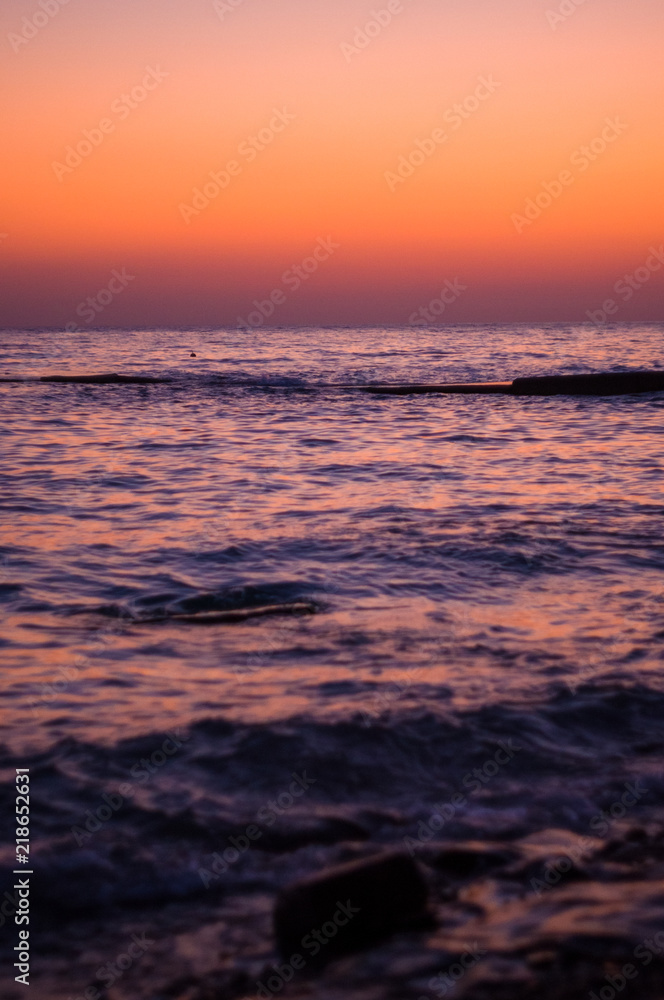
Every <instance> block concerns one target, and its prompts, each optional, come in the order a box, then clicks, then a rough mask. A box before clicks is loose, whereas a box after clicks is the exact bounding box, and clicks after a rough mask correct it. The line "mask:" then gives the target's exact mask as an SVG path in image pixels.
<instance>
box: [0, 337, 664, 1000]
mask: <svg viewBox="0 0 664 1000" xmlns="http://www.w3.org/2000/svg"><path fill="white" fill-rule="evenodd" d="M643 368H649V369H664V325H662V324H651V323H650V324H628V325H618V324H615V325H607V326H605V327H595V326H593V325H592V324H590V325H589V324H586V325H576V326H575V325H555V324H548V325H546V324H545V325H541V326H528V325H518V326H458V327H454V326H446V327H441V328H436V329H433V328H432V329H421V328H409V329H393V328H386V329H378V328H371V329H351V328H343V329H327V328H326V329H319V328H315V327H312V328H306V329H285V328H279V329H267V328H262V329H254V330H225V329H219V330H177V331H173V330H140V331H138V330H137V331H126V330H122V331H121V330H112V329H109V330H95V331H87V332H72V333H70V332H63V331H58V330H55V331H54V330H37V331H24V330H5V331H3V332H2V333H0V377H1V378H3V379H19V380H23V381H7V382H2V383H0V411H1V420H2V457H1V458H0V470H1V475H2V481H3V483H4V486H3V491H2V504H1V508H2V509H1V516H2V524H3V528H2V547H1V549H0V596H1V598H2V602H3V614H2V628H1V636H2V637H1V640H0V641H1V652H2V663H3V665H2V681H3V683H2V686H1V688H0V699H1V701H0V704H1V707H2V716H1V726H0V801H1V802H2V805H3V808H2V819H1V824H2V835H1V837H0V842H1V844H2V848H1V849H0V878H1V882H0V896H2V905H1V906H0V940H1V941H2V945H1V954H0V959H1V961H2V967H1V969H0V974H1V975H2V979H3V985H2V987H1V988H0V992H1V994H2V997H3V998H5V1000H15V998H19V997H25V996H29V997H32V998H33V1000H82V998H83V1000H235V998H238V1000H245V998H246V1000H250V998H254V997H263V998H265V997H268V998H269V997H273V996H286V997H298V998H305V997H306V998H310V997H311V998H313V997H316V998H319V1000H341V998H344V1000H346V998H349V1000H387V998H395V1000H396V998H399V1000H435V998H436V997H441V996H446V997H453V998H455V1000H456V998H459V1000H489V998H491V1000H531V998H535V997H537V998H538V1000H553V998H556V1000H563V998H565V1000H570V998H576V997H579V998H586V1000H593V998H594V1000H597V998H599V1000H613V998H614V997H615V996H621V997H625V998H628V997H630V996H633V997H638V998H639V1000H651V998H652V1000H661V997H662V996H663V995H664V673H663V659H664V540H663V525H664V491H663V486H664V481H663V477H662V466H663V461H664V460H663V457H662V455H663V448H662V444H663V437H662V430H663V421H664V393H661V392H660V393H657V392H655V393H643V394H638V395H623V396H609V397H599V396H553V397H532V396H523V397H512V396H504V395H417V396H383V395H380V396H379V395H370V394H367V393H364V392H362V391H361V390H362V386H364V385H367V384H371V383H376V382H380V383H394V384H398V383H416V382H427V383H432V382H445V381H448V382H456V381H483V380H486V381H489V380H510V379H512V378H514V377H517V376H521V375H547V374H558V373H576V372H590V371H608V370H614V371H625V370H631V369H643ZM103 372H116V373H119V374H125V375H143V376H152V377H155V378H162V379H168V381H166V382H164V383H159V384H125V385H112V384H111V385H86V384H66V383H65V384H61V383H44V382H40V381H38V380H37V379H36V378H35V376H42V375H53V374H81V373H86V374H88V373H103ZM275 606H277V607H276V610H275ZM266 607H267V608H269V609H270V610H271V611H272V613H271V614H267V615H266V614H258V615H256V614H255V612H256V610H257V609H263V608H266ZM221 612H242V613H240V614H235V615H224V614H221ZM16 769H26V770H25V771H22V772H21V773H24V774H27V775H28V776H29V779H30V781H29V789H30V791H29V804H30V814H29V818H30V823H29V838H28V839H29V844H27V845H26V846H27V847H28V848H29V856H28V854H27V853H25V854H24V858H23V860H18V859H17V850H18V849H17V847H16V845H15V841H16V836H17V833H16V819H15V812H16V810H15V800H16V794H17V792H16V784H15V777H16ZM21 829H22V830H25V826H23V827H22V828H21ZM384 851H388V852H389V851H400V852H402V853H404V854H405V855H407V856H408V857H409V858H411V859H412V860H413V861H414V863H415V864H416V865H417V867H418V869H419V871H420V872H421V874H422V877H423V878H424V879H425V881H426V884H427V886H428V891H429V894H430V912H431V922H430V925H428V926H426V927H404V928H403V929H398V928H397V929H396V930H395V932H394V933H393V934H392V935H391V936H389V937H386V938H385V939H384V940H380V941H377V942H376V943H375V945H374V946H373V947H369V948H363V949H361V950H359V951H354V952H350V953H348V954H341V955H334V957H332V949H330V961H326V962H324V963H323V964H322V965H321V963H320V962H316V963H314V962H309V961H308V955H307V953H306V950H305V949H303V956H304V967H303V968H300V969H297V970H294V969H293V968H292V967H291V966H289V965H288V964H287V963H286V960H285V959H284V957H283V956H280V954H279V953H278V951H277V949H276V945H275V941H274V935H273V927H272V913H273V909H274V904H275V899H276V898H277V895H278V894H279V893H280V891H281V890H283V889H284V887H287V886H289V885H290V884H291V883H293V882H294V881H296V880H298V879H300V878H302V877H305V876H310V875H313V874H315V873H320V872H323V871H325V870H326V869H327V868H329V867H331V866H335V865H337V864H341V863H344V862H348V861H353V860H358V859H367V858H372V857H373V856H375V855H376V854H380V853H381V852H384ZM22 853H23V852H22ZM17 871H18V874H15V873H16V872H17ZM22 872H30V876H29V886H30V893H29V924H28V923H25V924H24V928H25V929H27V930H29V949H30V961H29V967H30V971H29V983H30V986H29V988H26V985H25V983H24V982H21V981H17V977H18V975H19V974H20V970H19V971H17V968H16V967H14V963H15V961H16V954H17V952H16V950H15V949H16V947H17V946H19V937H18V933H19V929H20V927H19V924H18V923H17V919H18V917H19V916H20V914H21V913H23V912H24V910H25V904H24V903H23V902H22V895H19V894H18V892H17V890H16V888H15V886H16V884H17V880H20V879H22V878H24V876H23V875H22ZM25 878H27V875H26V876H25ZM388 889H389V887H388ZM386 891H387V890H386ZM357 919H358V920H361V917H358V918H357ZM328 931H329V927H328ZM25 940H26V939H25V938H22V939H21V941H22V942H23V943H22V944H21V945H20V947H21V948H23V952H25ZM321 947H325V945H324V944H322V945H321ZM24 957H25V956H24ZM19 964H20V963H19Z"/></svg>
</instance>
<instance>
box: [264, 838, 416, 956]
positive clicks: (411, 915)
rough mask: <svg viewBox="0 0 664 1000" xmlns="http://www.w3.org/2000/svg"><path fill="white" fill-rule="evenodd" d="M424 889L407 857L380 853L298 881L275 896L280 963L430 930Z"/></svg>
mask: <svg viewBox="0 0 664 1000" xmlns="http://www.w3.org/2000/svg"><path fill="white" fill-rule="evenodd" d="M430 923H431V918H430V914H429V910H428V889H427V886H426V884H425V882H424V879H423V877H422V875H421V874H420V870H419V868H418V867H417V865H416V864H415V862H414V861H413V860H412V859H411V858H409V857H408V856H407V855H405V854H402V853H397V852H385V853H382V854H379V855H376V856H375V857H373V858H369V859H363V860H360V861H352V862H350V863H349V864H345V865H339V866H338V867H335V868H329V869H327V870H326V871H323V872H321V873H320V874H318V875H314V876H311V877H309V878H306V879H302V880H301V881H299V882H295V883H293V884H292V885H290V886H288V887H286V888H285V889H283V890H282V892H281V893H280V894H279V897H278V899H277V903H276V907H275V912H274V930H275V935H276V938H277V944H278V946H279V950H280V952H281V954H282V955H283V956H284V958H292V956H293V955H295V954H299V955H302V957H303V959H304V960H305V962H306V961H311V960H312V958H315V960H316V961H317V962H319V963H320V962H325V961H327V960H328V959H331V958H333V957H335V956H337V955H339V954H340V953H344V952H349V951H355V950H357V949H360V948H363V947H367V946H369V945H371V944H375V943H376V942H378V941H380V940H382V939H383V938H385V937H387V936H388V935H390V934H392V933H393V932H394V931H396V930H400V929H404V928H408V927H414V926H430Z"/></svg>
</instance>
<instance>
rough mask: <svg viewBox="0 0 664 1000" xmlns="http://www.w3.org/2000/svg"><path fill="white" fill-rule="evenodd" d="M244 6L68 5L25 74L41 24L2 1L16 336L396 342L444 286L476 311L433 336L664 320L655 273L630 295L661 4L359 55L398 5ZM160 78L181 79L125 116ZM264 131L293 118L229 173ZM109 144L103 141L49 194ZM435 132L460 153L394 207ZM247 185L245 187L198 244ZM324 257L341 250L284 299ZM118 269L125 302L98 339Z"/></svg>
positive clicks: (450, 14) (7, 306) (593, 2)
mask: <svg viewBox="0 0 664 1000" xmlns="http://www.w3.org/2000/svg"><path fill="white" fill-rule="evenodd" d="M43 3H44V4H45V6H46V8H47V9H48V10H50V11H53V10H54V9H55V8H56V6H57V3H58V0H43ZM234 4H235V6H233V4H231V3H226V4H224V3H223V2H221V0H218V3H217V5H216V6H217V7H218V8H220V11H221V12H220V11H218V10H216V9H215V4H213V2H212V0H201V2H196V3H191V2H190V0H141V2H140V3H136V2H135V0H132V2H128V0H69V2H68V3H66V4H65V6H63V7H61V8H58V10H57V13H53V14H52V16H50V17H49V18H48V23H45V24H44V25H43V26H40V27H38V28H37V30H35V31H34V37H33V38H31V39H30V40H29V41H27V43H26V44H19V46H18V51H14V48H16V47H17V42H16V38H14V40H13V43H12V40H11V39H10V35H14V36H16V35H20V33H21V31H22V30H23V29H24V28H25V21H24V18H26V17H27V18H30V19H32V18H33V17H34V16H35V15H36V14H37V12H42V14H43V9H42V8H41V7H40V6H39V2H38V0H35V2H34V3H32V2H29V0H5V3H4V4H3V8H2V12H1V14H0V43H2V44H3V45H4V58H3V60H2V66H1V68H0V82H1V85H2V92H3V95H4V102H3V103H4V116H5V130H6V136H7V137H8V139H9V143H8V145H7V146H6V152H5V156H4V157H3V158H2V164H1V166H0V182H1V190H2V192H3V196H4V197H3V204H2V209H1V212H0V233H1V234H3V235H2V238H1V241H0V282H1V288H2V301H1V304H0V306H1V308H0V326H5V327H7V326H42V325H43V326H60V325H64V324H66V323H68V322H72V321H73V322H75V323H77V324H78V325H80V326H81V327H87V326H92V327H94V326H126V327H131V326H151V325H158V326H179V325H185V326H187V325H190V326H199V325H204V326H227V325H230V326H235V325H236V322H237V319H238V317H240V316H242V317H246V316H247V315H248V314H250V313H251V312H252V310H253V309H254V308H255V307H254V306H253V304H252V303H253V300H254V299H256V300H259V301H263V300H265V299H267V298H268V297H269V295H270V293H271V292H272V291H273V290H276V289H279V290H281V291H282V292H283V293H284V296H285V301H284V302H282V303H280V304H279V305H278V306H277V307H276V309H275V312H274V314H273V316H272V317H271V319H270V323H272V324H274V325H289V324H299V325H309V324H326V325H335V324H339V325H344V324H394V325H402V324H407V323H408V320H409V316H410V315H411V314H412V313H413V311H414V310H417V309H418V307H419V306H421V305H426V304H427V303H428V302H429V300H431V299H432V298H434V297H436V296H437V295H438V294H439V293H440V290H441V288H442V287H443V285H444V282H445V280H446V279H449V280H454V279H459V280H460V282H462V283H463V284H464V285H465V286H467V287H466V290H465V291H464V293H463V294H462V295H461V296H460V297H459V298H458V300H457V301H456V302H454V303H451V304H450V305H449V306H448V307H447V308H446V310H445V313H444V315H443V316H442V317H441V318H440V320H439V321H440V322H450V323H462V322H492V321H502V322H510V321H514V322H516V321H533V322H537V321H546V320H570V321H574V320H584V319H586V310H593V309H597V308H600V307H601V306H602V303H603V301H604V300H606V299H608V298H613V299H614V300H616V301H617V302H618V303H619V310H618V312H617V314H616V315H615V316H614V317H613V318H615V319H616V320H618V321H627V320H632V319H643V320H648V319H651V320H652V319H662V318H663V316H662V288H663V277H662V276H663V275H664V267H662V269H661V270H657V271H653V273H652V276H651V277H650V278H649V280H648V281H644V282H643V283H642V287H639V289H638V290H635V291H634V294H633V296H632V297H631V298H630V300H629V301H623V300H622V299H620V297H619V296H618V295H617V294H616V293H615V291H614V286H615V284H616V282H617V281H618V280H619V279H621V278H622V276H623V275H626V274H632V273H634V271H635V270H636V269H638V268H640V267H643V266H644V262H645V261H646V259H648V258H649V256H650V248H651V247H655V248H659V247H660V246H662V243H663V242H664V199H662V196H661V182H662V176H663V173H664V171H663V167H664V135H663V133H662V128H661V108H662V106H663V104H664V75H663V74H662V71H661V65H662V63H661V40H662V38H663V37H664V6H663V5H662V3H661V0H630V2H627V0H586V2H585V3H583V4H582V5H581V6H579V7H578V8H577V7H574V4H573V3H572V0H566V2H563V3H562V4H561V3H560V2H559V0H551V2H549V0H503V2H502V3H500V4H497V3H495V0H493V2H490V0H402V3H401V11H400V12H398V13H395V14H393V16H392V19H391V22H390V23H389V24H387V25H385V26H384V27H382V28H381V30H380V32H379V33H377V35H376V37H375V38H373V39H371V40H370V42H369V44H368V45H367V46H366V47H365V48H364V49H363V50H362V51H357V52H356V53H354V54H347V55H345V54H344V51H342V43H347V44H350V45H352V44H353V39H354V35H355V32H356V29H357V28H358V27H362V26H363V25H365V24H366V23H367V22H368V21H370V20H372V11H376V10H379V11H382V10H385V8H386V7H387V3H386V2H384V0H377V2H375V3H371V2H358V0H335V3H334V4H332V3H324V2H322V0H234ZM393 6H394V4H393ZM224 7H226V8H227V10H226V12H223V8H224ZM560 7H562V9H563V10H570V9H571V10H572V11H573V12H572V13H570V14H569V15H567V16H561V17H560V20H559V21H558V23H556V24H555V25H553V24H552V23H550V22H551V20H552V17H551V14H549V15H548V16H547V12H554V11H555V12H557V11H558V10H559V8H560ZM222 15H223V16H222ZM45 16H47V15H43V16H41V14H40V15H39V16H37V19H36V20H37V22H38V24H41V22H42V21H43V20H44V17H45ZM383 19H385V18H383ZM28 30H29V29H28ZM374 30H375V29H374ZM347 51H348V50H347ZM147 67H153V68H159V69H160V70H162V71H163V73H164V74H167V76H165V77H164V78H163V79H162V80H161V82H159V84H158V85H157V86H155V89H154V90H153V91H152V92H150V93H148V94H147V96H146V98H145V100H144V101H142V102H141V103H140V104H138V106H136V107H134V108H129V110H128V111H127V112H126V113H125V112H120V111H118V108H119V106H120V105H119V104H118V103H117V102H118V101H119V102H121V103H122V102H123V98H122V95H123V94H125V93H128V92H131V90H132V88H133V87H135V86H136V85H138V84H140V83H141V81H142V79H143V77H144V76H145V75H146V68H147ZM480 78H484V79H485V80H493V81H495V82H496V83H497V84H499V86H497V87H496V89H495V92H494V93H492V94H490V95H489V96H487V97H486V99H483V100H481V101H480V102H479V106H478V107H477V110H473V111H472V113H468V116H467V117H466V118H465V119H463V120H462V121H461V122H460V124H459V126H458V127H456V126H455V124H452V121H456V120H455V119H451V118H450V117H448V118H447V119H446V118H445V112H446V111H448V110H449V109H452V108H453V106H454V105H455V104H457V103H463V102H464V101H465V100H466V99H467V98H469V97H471V95H473V93H474V92H475V89H476V88H477V86H478V82H479V80H480ZM483 93H484V91H483ZM470 103H471V106H472V104H473V103H474V102H473V101H472V100H471V102H470ZM114 109H115V110H114ZM274 109H285V110H286V111H287V113H288V114H289V115H294V116H295V118H294V120H293V121H292V122H290V123H289V124H288V125H287V126H285V127H284V129H283V131H282V132H280V133H279V134H277V135H275V137H274V140H273V141H272V142H270V143H269V144H268V145H266V147H265V148H264V149H262V150H261V151H260V152H257V154H256V156H255V158H253V159H252V161H251V162H250V161H249V157H248V155H246V154H245V155H241V154H240V153H239V152H238V150H239V148H240V146H241V144H242V143H243V142H244V141H245V140H246V139H247V138H248V137H249V136H252V135H255V134H256V133H258V132H259V130H260V129H261V128H263V127H265V126H266V125H267V124H268V122H270V120H271V119H272V118H273V115H274ZM104 118H107V119H109V120H110V121H111V122H112V124H113V126H114V128H113V131H112V132H110V133H109V134H106V135H104V136H103V141H101V142H100V144H99V145H98V146H97V147H95V148H94V149H93V150H92V152H91V153H90V155H89V156H87V157H85V158H84V159H83V160H82V162H81V164H80V166H77V167H76V168H75V169H73V170H72V171H71V172H70V173H69V172H68V173H66V174H65V173H63V172H62V171H60V174H61V179H58V177H57V176H56V171H55V169H54V166H53V164H54V162H59V163H64V161H65V151H66V149H67V147H68V146H70V145H71V146H76V144H77V143H78V142H79V141H80V140H81V139H83V137H84V131H85V130H88V131H89V130H93V129H96V128H98V126H99V123H100V121H101V120H102V119H104ZM607 119H608V120H611V121H617V122H619V123H621V126H620V128H619V131H620V134H619V135H618V136H617V137H616V138H615V140H613V141H611V142H608V143H606V149H605V150H604V151H601V152H599V153H598V154H597V155H596V158H595V159H594V160H593V161H592V162H590V163H589V164H588V166H587V169H582V168H581V167H580V165H579V164H580V163H581V162H582V161H583V156H582V155H580V156H577V157H576V159H575V161H572V160H571V157H572V156H573V154H574V153H575V151H577V150H579V149H580V148H581V147H583V146H587V145H588V144H590V143H591V142H592V141H593V140H594V139H596V137H598V136H600V135H601V134H602V132H603V130H604V129H605V128H606V121H607ZM623 126H626V127H623ZM436 128H440V129H443V130H444V132H445V133H446V135H447V139H446V141H445V142H444V143H442V144H441V145H439V146H437V147H436V148H435V151H434V152H433V153H432V155H431V156H429V157H427V159H426V162H424V163H423V164H422V165H421V166H417V168H416V169H414V170H413V173H412V176H410V177H408V178H407V179H405V180H404V181H403V183H398V184H396V185H395V184H394V182H392V183H391V184H388V181H387V179H386V174H387V172H391V173H392V174H396V171H397V166H398V164H399V162H400V157H402V156H408V155H409V154H410V153H411V152H412V151H413V150H414V149H415V148H416V143H417V140H426V139H427V138H428V137H429V136H430V135H431V133H432V132H433V130H434V129H436ZM599 145H601V143H600V144H599ZM596 148H598V147H596ZM232 159H235V160H236V161H238V163H239V164H240V167H241V169H240V173H239V176H235V177H233V178H232V179H231V181H230V183H229V185H228V187H227V188H226V189H225V190H223V191H221V192H220V193H219V195H218V196H217V197H215V198H214V199H213V200H212V201H211V202H210V204H209V205H208V206H207V207H206V208H204V209H203V210H202V211H200V214H198V215H193V214H192V215H190V217H189V221H188V222H187V221H185V219H184V218H183V212H182V208H181V206H182V205H189V206H191V205H192V199H193V194H194V189H195V188H202V187H203V186H204V185H205V184H206V182H208V181H209V180H210V177H209V175H210V172H217V171H220V170H223V169H224V167H225V165H226V164H227V163H228V161H229V160H232ZM415 159H417V157H416V158H415ZM402 162H403V161H402ZM566 169H567V170H569V171H570V173H571V175H572V181H571V182H570V183H569V184H568V185H567V186H565V187H564V188H563V190H562V193H561V194H560V197H556V198H554V199H553V200H552V204H551V205H550V207H547V208H546V209H545V210H543V211H542V213H541V215H540V216H539V218H537V219H534V220H533V221H532V222H531V223H530V224H526V225H522V226H521V231H520V232H518V231H517V224H516V223H515V219H514V217H515V215H521V216H523V215H524V212H525V206H526V202H527V199H529V198H535V197H536V196H537V195H538V194H540V193H541V192H542V191H543V184H544V182H553V181H555V179H556V178H557V177H558V175H559V174H560V172H561V171H563V170H566ZM391 188H393V189H392V190H391ZM328 237H329V238H331V239H332V240H333V241H334V242H335V243H336V244H338V249H335V251H334V253H333V254H332V255H331V256H330V257H329V259H328V260H326V261H324V262H322V263H321V264H320V267H319V268H318V270H317V271H316V272H315V273H312V274H311V276H310V277H307V279H306V280H305V281H303V283H302V285H301V287H300V288H299V289H297V290H293V289H292V288H291V287H288V286H286V285H285V284H284V283H283V275H284V273H285V272H287V271H288V270H289V269H290V268H291V266H292V265H293V264H298V263H299V262H301V261H302V260H303V259H304V258H306V257H308V256H309V255H310V254H311V252H312V250H313V248H314V247H315V246H316V243H317V240H318V239H319V238H323V239H327V238H328ZM123 268H125V269H126V270H127V272H129V273H130V274H131V275H132V276H134V280H133V281H132V282H131V283H130V284H129V285H128V286H127V288H126V290H125V291H123V292H122V294H118V295H116V296H115V297H114V298H113V301H112V302H111V303H110V304H108V306H107V307H106V308H104V310H103V311H102V312H100V313H99V315H98V316H96V317H95V320H94V321H92V322H84V321H83V319H82V318H81V314H80V313H78V314H77V307H78V306H79V304H80V303H81V302H83V301H84V300H85V299H86V298H87V297H88V296H95V295H96V293H97V292H98V291H99V290H100V289H103V288H105V287H106V286H107V285H108V283H109V280H110V278H111V272H112V271H113V270H114V269H117V270H122V269H123ZM641 273H642V274H643V273H644V272H641Z"/></svg>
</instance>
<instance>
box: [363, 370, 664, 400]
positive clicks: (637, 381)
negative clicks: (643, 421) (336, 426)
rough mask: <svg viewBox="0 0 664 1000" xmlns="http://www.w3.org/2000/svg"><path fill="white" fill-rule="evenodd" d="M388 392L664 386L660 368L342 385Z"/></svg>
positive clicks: (612, 392) (609, 390)
mask: <svg viewBox="0 0 664 1000" xmlns="http://www.w3.org/2000/svg"><path fill="white" fill-rule="evenodd" d="M345 388H355V389H361V390H362V391H363V392H371V393H380V394H383V395H391V396H410V395H417V394H420V393H427V392H438V393H482V394H485V393H494V392H499V393H504V394H505V395H508V396H568V395H569V396H616V395H619V394H621V393H631V392H660V391H662V390H664V371H634V372H593V373H591V374H588V375H535V376H532V377H525V378H515V379H514V381H512V382H450V383H443V384H440V385H433V384H432V385H365V386H352V387H351V386H346V387H345Z"/></svg>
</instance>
